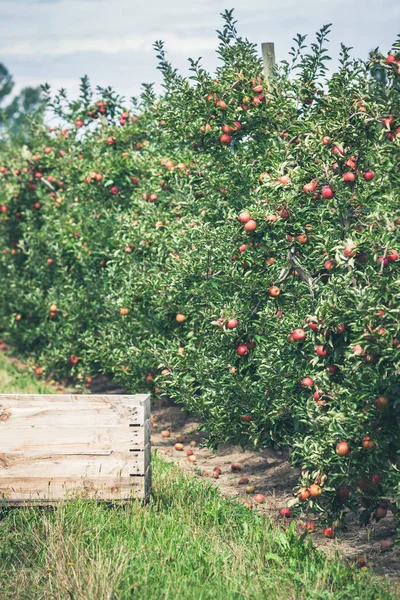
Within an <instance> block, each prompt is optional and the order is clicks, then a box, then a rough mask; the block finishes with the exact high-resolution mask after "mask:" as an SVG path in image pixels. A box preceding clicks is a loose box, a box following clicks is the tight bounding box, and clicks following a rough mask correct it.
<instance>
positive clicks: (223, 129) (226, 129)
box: [221, 125, 232, 133]
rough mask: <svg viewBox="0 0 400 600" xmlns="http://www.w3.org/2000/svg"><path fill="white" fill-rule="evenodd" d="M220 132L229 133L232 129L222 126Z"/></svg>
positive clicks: (228, 126)
mask: <svg viewBox="0 0 400 600" xmlns="http://www.w3.org/2000/svg"><path fill="white" fill-rule="evenodd" d="M221 131H222V132H223V133H230V132H231V131H232V128H231V126H230V125H222V127H221Z"/></svg>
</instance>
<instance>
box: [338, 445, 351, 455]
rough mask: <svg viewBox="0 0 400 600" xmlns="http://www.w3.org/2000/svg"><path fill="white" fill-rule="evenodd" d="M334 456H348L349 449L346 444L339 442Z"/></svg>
mask: <svg viewBox="0 0 400 600" xmlns="http://www.w3.org/2000/svg"><path fill="white" fill-rule="evenodd" d="M336 454H338V455H339V456H348V455H349V454H350V447H349V445H348V443H347V442H339V443H338V444H336Z"/></svg>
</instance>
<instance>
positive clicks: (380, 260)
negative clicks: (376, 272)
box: [378, 256, 389, 269]
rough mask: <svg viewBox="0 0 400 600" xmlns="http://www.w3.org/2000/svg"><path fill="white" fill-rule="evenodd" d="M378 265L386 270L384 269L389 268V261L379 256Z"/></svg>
mask: <svg viewBox="0 0 400 600" xmlns="http://www.w3.org/2000/svg"><path fill="white" fill-rule="evenodd" d="M378 264H383V267H384V268H385V269H386V267H387V266H389V259H388V258H387V257H385V258H384V257H383V256H379V257H378Z"/></svg>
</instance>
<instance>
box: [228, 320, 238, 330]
mask: <svg viewBox="0 0 400 600" xmlns="http://www.w3.org/2000/svg"><path fill="white" fill-rule="evenodd" d="M226 326H227V328H228V329H235V327H237V326H238V321H237V319H229V321H228V322H227V324H226Z"/></svg>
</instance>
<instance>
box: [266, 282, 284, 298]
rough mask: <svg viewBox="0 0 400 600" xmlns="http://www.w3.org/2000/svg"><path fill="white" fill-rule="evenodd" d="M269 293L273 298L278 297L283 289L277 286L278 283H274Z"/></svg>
mask: <svg viewBox="0 0 400 600" xmlns="http://www.w3.org/2000/svg"><path fill="white" fill-rule="evenodd" d="M268 293H269V295H270V296H272V298H276V297H277V296H279V294H280V293H281V289H280V288H279V287H277V286H276V285H272V286H271V287H270V288H269V290H268Z"/></svg>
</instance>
